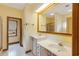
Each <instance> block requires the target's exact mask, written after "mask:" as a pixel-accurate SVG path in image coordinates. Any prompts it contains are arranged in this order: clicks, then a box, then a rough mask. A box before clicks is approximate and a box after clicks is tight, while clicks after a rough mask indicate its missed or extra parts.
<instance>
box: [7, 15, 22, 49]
mask: <svg viewBox="0 0 79 59" xmlns="http://www.w3.org/2000/svg"><path fill="white" fill-rule="evenodd" d="M9 18H13V19H17V20H19V21H20V41H19V42H14V43H12V44H16V43H19V44H20V46H21V47H22V46H23V44H22V19H21V18H17V17H10V16H7V50H8V47H9V43H8V42H9V37H8V25H9Z"/></svg>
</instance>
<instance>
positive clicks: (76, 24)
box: [72, 3, 79, 56]
mask: <svg viewBox="0 0 79 59" xmlns="http://www.w3.org/2000/svg"><path fill="white" fill-rule="evenodd" d="M72 24H73V39H72V40H73V43H72V49H73V50H72V52H73V53H72V55H73V56H79V3H73V23H72Z"/></svg>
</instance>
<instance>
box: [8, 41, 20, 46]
mask: <svg viewBox="0 0 79 59" xmlns="http://www.w3.org/2000/svg"><path fill="white" fill-rule="evenodd" d="M18 43H19V41H17V42H12V43H8V44H9V45H12V44H18Z"/></svg>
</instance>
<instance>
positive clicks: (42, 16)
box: [39, 14, 46, 31]
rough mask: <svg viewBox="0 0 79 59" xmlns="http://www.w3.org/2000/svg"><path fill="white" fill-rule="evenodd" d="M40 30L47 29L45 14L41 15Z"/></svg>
mask: <svg viewBox="0 0 79 59" xmlns="http://www.w3.org/2000/svg"><path fill="white" fill-rule="evenodd" d="M39 30H40V31H46V16H45V15H41V14H40V15H39Z"/></svg>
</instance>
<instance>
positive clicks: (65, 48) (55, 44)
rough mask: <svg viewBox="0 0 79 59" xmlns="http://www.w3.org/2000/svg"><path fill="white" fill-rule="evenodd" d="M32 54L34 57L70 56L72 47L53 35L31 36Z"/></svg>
mask: <svg viewBox="0 0 79 59" xmlns="http://www.w3.org/2000/svg"><path fill="white" fill-rule="evenodd" d="M31 38H32V52H33V54H34V55H35V56H71V55H72V47H71V46H69V45H68V44H66V43H64V42H63V41H62V40H59V39H57V37H56V36H55V35H52V36H50V35H46V34H45V35H44V34H41V35H39V34H36V35H31Z"/></svg>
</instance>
